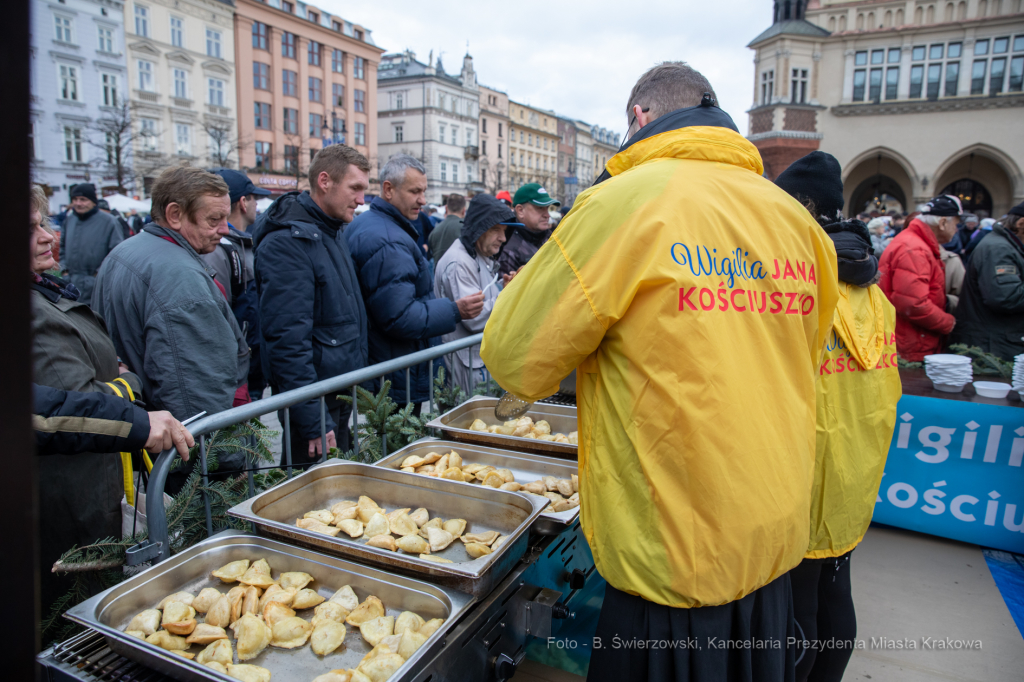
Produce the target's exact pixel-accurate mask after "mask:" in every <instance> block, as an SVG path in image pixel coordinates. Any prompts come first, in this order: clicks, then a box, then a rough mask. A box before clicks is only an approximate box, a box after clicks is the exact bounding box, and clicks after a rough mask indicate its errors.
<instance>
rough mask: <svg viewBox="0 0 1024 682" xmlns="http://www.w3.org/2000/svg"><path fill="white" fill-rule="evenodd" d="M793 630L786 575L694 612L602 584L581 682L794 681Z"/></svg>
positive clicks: (791, 604) (790, 598) (790, 601)
mask: <svg viewBox="0 0 1024 682" xmlns="http://www.w3.org/2000/svg"><path fill="white" fill-rule="evenodd" d="M793 633H794V626H793V601H792V595H791V593H790V586H789V576H788V575H784V576H782V577H780V578H777V579H776V580H774V581H773V582H771V583H769V584H767V585H765V586H764V587H762V588H761V589H759V590H756V591H754V592H751V593H750V594H748V595H747V596H745V597H743V598H742V599H738V600H736V601H734V602H730V603H728V604H722V605H720V606H706V607H703V608H695V609H675V608H671V607H668V606H663V605H661V604H655V603H653V602H649V601H646V600H644V599H642V598H641V597H635V596H633V595H629V594H626V593H625V592H620V591H619V590H617V589H615V588H614V587H612V586H611V585H609V586H608V587H607V589H606V590H605V596H604V604H603V606H602V607H601V616H600V618H599V619H598V623H597V633H596V635H595V637H594V649H593V653H592V654H591V657H590V671H589V673H588V675H587V682H612V681H615V682H621V681H622V680H630V681H631V682H640V681H648V682H668V681H673V682H793V680H794V663H795V659H796V657H795V654H794V650H793V648H792V647H790V646H788V641H790V640H789V638H791V637H792V636H793ZM730 645H731V646H730Z"/></svg>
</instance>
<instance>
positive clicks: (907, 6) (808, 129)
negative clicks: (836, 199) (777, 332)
mask: <svg viewBox="0 0 1024 682" xmlns="http://www.w3.org/2000/svg"><path fill="white" fill-rule="evenodd" d="M749 46H750V47H751V48H752V49H753V50H754V65H755V68H754V84H753V85H754V88H753V90H754V91H753V106H752V108H751V109H750V110H749V112H748V113H749V116H750V134H749V139H750V140H751V141H752V142H753V143H754V144H755V145H757V147H758V148H759V149H760V151H761V155H762V158H763V159H764V162H765V171H766V175H767V176H768V177H769V178H771V179H774V178H775V177H777V176H778V175H779V173H781V172H782V171H783V170H785V168H786V167H787V166H788V165H789V164H790V163H792V162H793V161H794V160H796V159H797V158H800V157H801V156H803V155H805V154H807V153H809V152H810V151H813V150H815V149H821V150H823V151H826V152H829V153H830V154H833V155H834V156H835V157H836V158H837V159H838V160H839V162H840V163H841V164H842V166H843V178H844V192H845V195H846V196H845V198H846V206H847V208H846V211H847V213H848V214H854V213H857V212H859V211H862V210H865V209H866V208H870V207H872V206H881V205H883V204H888V205H895V204H898V205H900V206H902V207H903V209H904V210H906V211H909V210H913V208H914V207H915V205H917V204H919V203H921V202H923V201H926V200H927V199H928V198H930V197H932V196H933V195H935V194H938V193H940V192H945V193H951V194H957V195H959V196H960V197H961V199H962V201H963V202H964V205H965V207H966V208H967V209H968V210H972V211H975V212H978V211H981V212H984V213H988V214H990V215H992V216H994V217H999V216H1001V215H1002V214H1003V213H1005V212H1006V210H1007V209H1009V208H1010V207H1011V206H1013V205H1015V204H1016V203H1019V202H1020V201H1022V200H1024V174H1022V172H1021V163H1022V161H1021V159H1024V135H1022V134H1021V131H1022V126H1021V120H1024V13H1022V7H1021V0H960V1H945V0H911V1H908V2H901V1H898V0H897V1H888V2H887V1H884V0H882V1H879V0H862V1H857V2H838V1H835V0H810V2H807V1H806V0H777V1H776V2H775V11H774V23H773V24H772V26H771V27H770V28H769V29H767V30H766V31H764V32H763V33H762V34H761V35H759V36H758V37H757V38H755V39H754V40H753V41H751V43H750V45H749Z"/></svg>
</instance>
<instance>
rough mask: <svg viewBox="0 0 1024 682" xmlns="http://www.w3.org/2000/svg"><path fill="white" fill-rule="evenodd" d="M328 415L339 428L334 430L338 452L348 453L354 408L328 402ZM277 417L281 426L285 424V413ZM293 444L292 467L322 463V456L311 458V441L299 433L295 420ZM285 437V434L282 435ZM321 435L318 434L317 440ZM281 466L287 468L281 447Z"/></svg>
mask: <svg viewBox="0 0 1024 682" xmlns="http://www.w3.org/2000/svg"><path fill="white" fill-rule="evenodd" d="M327 414H329V415H330V416H331V419H333V420H334V423H335V424H337V427H335V429H334V436H335V437H336V438H337V440H338V450H340V451H341V452H346V451H347V450H348V449H349V448H350V447H352V446H351V445H350V444H349V427H348V420H349V419H350V418H351V416H352V406H351V405H348V404H345V403H342V402H338V401H335V400H328V401H327ZM277 417H278V419H279V420H280V422H281V424H284V411H283V410H282V411H280V412H278V413H277ZM290 429H291V444H292V466H293V467H299V468H306V467H310V466H313V465H314V464H316V463H317V462H319V461H320V458H321V456H322V455H318V454H316V451H314V452H313V457H312V458H311V457H310V456H309V439H308V438H305V437H303V436H302V434H301V433H300V432H299V428H298V425H297V424H296V423H295V420H291V424H290ZM282 436H283V434H282ZM319 437H320V434H319V433H317V438H319ZM282 442H283V441H282ZM281 466H285V457H284V447H283V445H282V447H281Z"/></svg>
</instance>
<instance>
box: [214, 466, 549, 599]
mask: <svg viewBox="0 0 1024 682" xmlns="http://www.w3.org/2000/svg"><path fill="white" fill-rule="evenodd" d="M360 495H367V496H369V497H371V498H373V500H374V501H375V502H376V503H377V504H379V505H380V506H381V507H384V508H385V509H386V510H387V511H391V510H393V509H397V508H399V507H410V508H412V509H417V508H419V507H424V508H426V510H427V511H428V512H430V516H431V518H433V517H435V516H441V517H442V518H444V519H466V521H467V522H468V525H467V527H466V532H469V533H479V532H486V531H490V530H496V531H498V532H499V533H501V534H502V535H507V536H508V540H506V541H505V544H503V545H502V546H501V547H499V548H498V549H497V550H496V551H494V552H492V553H491V554H488V555H486V556H483V557H480V558H479V559H471V558H470V557H469V555H468V554H467V553H466V550H465V547H464V545H463V544H462V543H461V542H459V541H457V540H456V541H455V542H453V543H452V544H451V545H449V546H448V547H447V548H445V549H444V550H443V551H441V552H437V553H436V554H437V555H438V556H440V557H443V558H445V559H450V560H451V561H453V562H455V563H451V564H439V563H436V562H433V561H427V560H425V559H420V558H419V557H418V556H416V555H412V554H405V553H403V552H401V551H398V552H391V551H389V550H386V549H380V548H377V547H369V546H367V545H366V541H367V540H368V539H369V538H366V537H360V538H350V537H348V536H347V535H345V534H344V533H341V534H340V536H339V537H331V536H329V535H323V534H321V533H315V532H313V531H308V530H305V529H303V528H299V527H298V526H296V525H295V520H296V519H300V518H302V515H303V514H304V513H306V512H308V511H312V510H314V509H329V508H330V507H331V506H332V505H333V504H335V503H336V502H340V501H342V500H356V499H358V498H359V496H360ZM542 504H543V503H542V502H540V501H536V500H531V499H529V498H528V497H527V496H526V495H519V494H518V493H510V492H507V491H504V490H496V489H494V488H488V489H481V488H477V487H475V486H469V485H466V484H460V483H455V482H453V481H446V480H442V479H437V478H430V477H427V476H417V475H416V474H409V473H405V472H404V471H395V470H392V469H386V468H383V467H375V466H370V465H368V464H356V463H355V462H345V461H338V460H331V461H330V462H327V463H325V464H321V465H320V466H317V467H314V468H312V469H310V470H309V471H307V472H306V473H304V474H302V475H300V476H296V477H295V478H293V479H291V480H290V481H285V482H284V483H281V484H279V485H277V486H275V487H273V488H271V489H270V490H268V491H266V492H265V493H262V494H261V495H257V496H256V497H253V498H251V499H249V500H246V501H245V502H243V503H242V504H240V505H238V506H237V507H232V508H231V509H229V510H228V514H231V515H232V516H236V517H238V518H240V519H245V520H246V521H250V522H252V523H253V525H254V526H255V528H256V531H257V532H259V533H263V534H266V535H273V536H276V537H279V538H284V539H285V540H286V541H287V542H289V543H293V542H294V543H299V544H301V545H304V546H307V547H312V548H315V549H319V550H323V551H326V552H330V553H332V554H337V555H342V556H347V557H351V558H354V559H358V560H359V561H365V562H368V563H371V564H374V565H376V566H382V567H384V568H387V569H389V570H396V571H400V572H403V573H407V574H409V575H414V576H417V577H420V578H423V579H426V580H430V581H431V582H434V583H437V584H439V585H446V586H448V587H453V588H455V589H457V590H460V591H462V592H466V593H468V594H472V595H474V596H479V595H483V594H486V593H488V592H490V591H491V589H492V588H493V587H494V585H496V584H497V583H498V581H500V580H501V579H502V577H504V576H505V574H506V573H508V572H509V571H510V570H512V567H513V566H515V564H516V562H517V561H519V559H520V557H522V555H523V553H524V552H525V551H526V545H527V541H528V540H529V529H530V526H532V525H533V522H534V521H535V520H536V518H537V516H539V515H540V512H541V508H542Z"/></svg>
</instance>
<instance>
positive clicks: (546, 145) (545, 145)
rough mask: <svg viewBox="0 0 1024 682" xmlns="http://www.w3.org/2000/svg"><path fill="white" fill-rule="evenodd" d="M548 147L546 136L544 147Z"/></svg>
mask: <svg viewBox="0 0 1024 682" xmlns="http://www.w3.org/2000/svg"><path fill="white" fill-rule="evenodd" d="M547 148H548V138H546V137H545V138H544V149H547Z"/></svg>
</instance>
